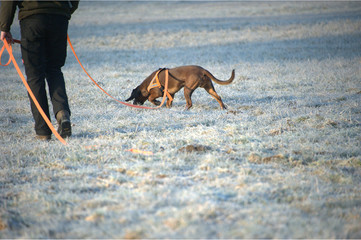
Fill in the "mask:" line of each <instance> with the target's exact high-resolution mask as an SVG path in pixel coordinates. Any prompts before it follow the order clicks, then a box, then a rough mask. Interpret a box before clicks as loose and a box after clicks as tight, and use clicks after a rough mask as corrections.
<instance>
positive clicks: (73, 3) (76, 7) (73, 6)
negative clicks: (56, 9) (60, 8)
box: [70, 0, 79, 14]
mask: <svg viewBox="0 0 361 240" xmlns="http://www.w3.org/2000/svg"><path fill="white" fill-rule="evenodd" d="M71 5H72V8H71V10H70V12H71V14H73V13H74V12H75V10H77V9H78V6H79V0H77V1H71Z"/></svg>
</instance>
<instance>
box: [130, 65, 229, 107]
mask: <svg viewBox="0 0 361 240" xmlns="http://www.w3.org/2000/svg"><path fill="white" fill-rule="evenodd" d="M156 72H157V71H155V72H153V73H152V74H151V75H150V76H149V77H147V78H146V79H145V80H144V81H143V82H142V83H141V84H140V85H139V86H138V87H136V88H135V89H133V91H132V94H131V96H130V97H129V98H128V99H127V100H125V101H130V100H133V99H134V101H133V104H136V105H143V104H144V102H145V101H147V99H148V100H149V101H150V102H151V103H153V104H154V105H159V104H160V102H159V101H158V100H156V99H157V98H159V97H162V96H163V90H164V82H165V71H161V72H160V73H159V76H158V77H159V81H160V84H161V85H162V88H159V87H156V88H152V89H150V90H149V91H148V90H147V89H148V86H149V84H150V82H151V81H152V79H153V78H154V75H155V74H156ZM168 78H169V80H168V92H169V94H170V95H171V96H172V98H174V94H175V93H176V92H178V91H179V90H180V89H181V88H182V87H184V97H185V99H186V102H187V106H186V109H190V108H191V107H192V100H191V96H192V93H193V92H194V90H196V88H197V87H202V88H204V89H205V90H206V91H207V92H208V93H209V94H210V95H211V96H212V97H214V98H215V99H216V100H217V101H218V103H219V105H220V106H221V108H222V109H226V106H225V105H224V104H223V102H222V99H221V97H220V96H219V95H218V94H217V93H216V91H215V90H214V87H213V84H212V81H214V82H215V83H217V84H220V85H228V84H230V83H231V82H232V81H233V79H234V70H233V71H232V76H231V78H230V79H229V80H227V81H221V80H218V79H217V78H215V77H214V76H213V75H212V74H211V73H210V72H209V71H207V70H205V69H204V68H202V67H199V66H181V67H177V68H172V69H169V77H168ZM211 80H212V81H211ZM172 101H173V100H172V99H169V98H168V99H167V107H168V108H169V107H171V106H172Z"/></svg>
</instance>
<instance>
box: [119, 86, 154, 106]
mask: <svg viewBox="0 0 361 240" xmlns="http://www.w3.org/2000/svg"><path fill="white" fill-rule="evenodd" d="M144 95H146V96H144ZM148 95H149V94H147V93H145V92H142V91H141V90H140V87H139V86H138V87H136V88H134V89H133V91H132V94H131V95H130V97H129V98H128V99H127V100H125V101H126V102H128V101H130V100H133V99H134V101H133V104H134V105H143V104H144V102H145V101H147V99H148Z"/></svg>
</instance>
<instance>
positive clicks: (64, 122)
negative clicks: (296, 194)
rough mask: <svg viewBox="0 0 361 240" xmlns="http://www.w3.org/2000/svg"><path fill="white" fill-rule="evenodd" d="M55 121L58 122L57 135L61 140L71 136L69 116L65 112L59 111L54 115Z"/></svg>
mask: <svg viewBox="0 0 361 240" xmlns="http://www.w3.org/2000/svg"><path fill="white" fill-rule="evenodd" d="M56 120H57V121H58V125H59V127H58V133H59V135H60V136H61V137H62V138H66V137H70V136H71V123H70V114H69V112H68V111H66V110H60V111H59V112H58V113H57V114H56Z"/></svg>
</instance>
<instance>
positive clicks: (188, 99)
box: [184, 87, 194, 110]
mask: <svg viewBox="0 0 361 240" xmlns="http://www.w3.org/2000/svg"><path fill="white" fill-rule="evenodd" d="M193 91H194V89H191V88H188V87H184V97H185V99H186V102H187V105H186V110H189V109H190V108H191V107H192V99H191V97H192V93H193Z"/></svg>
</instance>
